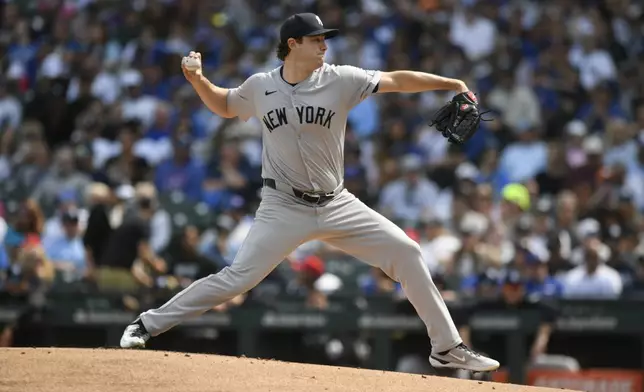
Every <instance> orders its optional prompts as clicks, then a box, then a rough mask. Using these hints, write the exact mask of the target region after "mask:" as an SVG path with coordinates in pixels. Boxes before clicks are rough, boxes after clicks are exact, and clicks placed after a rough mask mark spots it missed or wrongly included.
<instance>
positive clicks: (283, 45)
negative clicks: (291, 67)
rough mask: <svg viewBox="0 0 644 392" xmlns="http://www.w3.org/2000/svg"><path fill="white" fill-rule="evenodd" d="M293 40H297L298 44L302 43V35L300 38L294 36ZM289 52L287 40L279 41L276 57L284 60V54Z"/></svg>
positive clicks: (286, 54)
mask: <svg viewBox="0 0 644 392" xmlns="http://www.w3.org/2000/svg"><path fill="white" fill-rule="evenodd" d="M295 41H297V43H298V44H301V43H302V37H300V38H295ZM290 52H291V48H289V47H288V41H286V42H280V43H279V44H278V45H277V58H278V59H280V60H282V61H284V60H285V59H286V56H288V54H289V53H290Z"/></svg>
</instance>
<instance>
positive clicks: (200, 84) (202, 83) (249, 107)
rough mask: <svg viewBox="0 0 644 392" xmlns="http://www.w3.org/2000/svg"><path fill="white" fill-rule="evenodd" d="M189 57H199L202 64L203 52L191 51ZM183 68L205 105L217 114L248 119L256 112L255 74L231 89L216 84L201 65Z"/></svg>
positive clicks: (182, 66)
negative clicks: (196, 67)
mask: <svg viewBox="0 0 644 392" xmlns="http://www.w3.org/2000/svg"><path fill="white" fill-rule="evenodd" d="M187 57H192V58H197V59H198V60H199V63H200V64H201V53H199V52H190V54H189V55H188V56H187ZM181 69H182V70H183V74H184V76H185V77H186V79H187V80H188V82H190V84H191V85H192V87H193V88H194V89H195V91H196V92H197V94H198V95H199V98H201V101H202V102H203V103H204V105H206V107H208V109H210V110H211V111H212V112H213V113H215V114H216V115H218V116H221V117H224V118H234V117H239V118H241V119H242V120H244V121H246V120H248V118H249V117H251V116H252V115H253V114H254V111H255V110H254V109H255V105H254V91H253V84H254V83H253V79H254V78H253V76H251V77H250V78H248V80H246V81H245V82H244V83H243V84H242V85H241V86H239V87H237V88H233V89H229V88H224V87H219V86H215V85H214V84H213V83H212V82H210V81H209V80H208V78H206V77H205V76H204V75H203V73H202V69H201V67H199V68H198V69H196V70H189V69H187V68H186V67H185V65H183V64H182V65H181Z"/></svg>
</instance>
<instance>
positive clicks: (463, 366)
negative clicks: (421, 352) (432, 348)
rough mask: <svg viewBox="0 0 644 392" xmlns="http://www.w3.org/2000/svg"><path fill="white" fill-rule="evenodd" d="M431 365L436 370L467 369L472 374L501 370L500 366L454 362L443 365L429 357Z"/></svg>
mask: <svg viewBox="0 0 644 392" xmlns="http://www.w3.org/2000/svg"><path fill="white" fill-rule="evenodd" d="M429 364H430V365H432V367H435V368H448V369H465V370H469V371H472V372H493V371H495V370H497V369H498V368H499V365H495V364H493V365H488V366H470V365H468V364H458V363H454V362H448V363H442V362H440V361H438V360H437V359H434V358H432V357H429Z"/></svg>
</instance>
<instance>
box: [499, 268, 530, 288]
mask: <svg viewBox="0 0 644 392" xmlns="http://www.w3.org/2000/svg"><path fill="white" fill-rule="evenodd" d="M524 283H525V279H524V278H523V276H521V272H519V271H518V270H515V269H511V270H509V271H507V274H506V275H505V277H504V278H503V284H506V285H522V284H524Z"/></svg>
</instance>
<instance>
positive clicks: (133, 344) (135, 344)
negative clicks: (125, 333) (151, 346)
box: [121, 342, 145, 348]
mask: <svg viewBox="0 0 644 392" xmlns="http://www.w3.org/2000/svg"><path fill="white" fill-rule="evenodd" d="M121 348H145V342H144V343H131V344H123V342H121Z"/></svg>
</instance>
